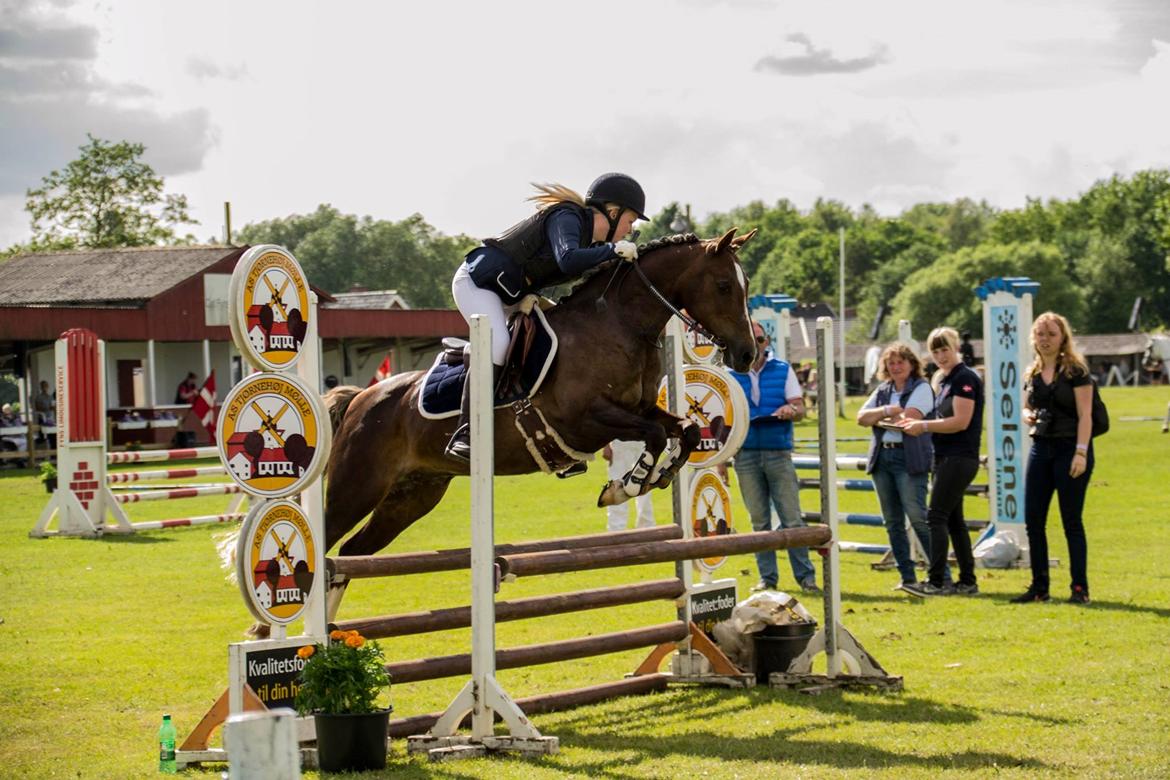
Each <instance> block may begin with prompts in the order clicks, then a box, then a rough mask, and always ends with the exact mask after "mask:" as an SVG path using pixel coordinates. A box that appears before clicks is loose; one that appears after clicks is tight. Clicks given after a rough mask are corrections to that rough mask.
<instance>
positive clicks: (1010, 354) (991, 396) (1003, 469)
mask: <svg viewBox="0 0 1170 780" xmlns="http://www.w3.org/2000/svg"><path fill="white" fill-rule="evenodd" d="M989 309H990V312H989V313H990V315H991V316H990V318H989V319H990V323H989V324H990V326H991V333H988V334H986V336H987V338H986V339H985V341H984V348H985V349H986V350H987V351H988V357H987V359H986V366H987V375H986V377H985V381H986V392H987V404H988V406H989V408H990V411H991V437H992V441H991V442H989V444H990V452H991V453H992V455H993V457H994V459H995V460H994V463H992V464H989V468H988V472H989V474H992V475H994V479H995V487H996V489H995V503H996V506H995V512H994V514H993V519H994V520H995V521H997V522H998V523H1004V524H1013V523H1018V524H1022V523H1023V522H1024V457H1025V453H1026V451H1027V443H1026V442H1025V440H1024V436H1026V434H1027V432H1026V431H1025V430H1024V429H1023V427H1022V422H1023V410H1022V409H1021V408H1020V397H1021V396H1020V383H1021V382H1022V381H1023V376H1022V374H1023V371H1022V368H1023V366H1022V364H1021V361H1020V353H1021V350H1020V347H1021V342H1020V340H1021V338H1022V334H1021V327H1020V326H1021V323H1020V306H1019V303H1018V299H1014V300H1013V302H1012V303H1011V304H1009V305H1006V306H990V307H989ZM1024 327H1028V324H1025V325H1024ZM992 533H995V529H994V525H993V526H992V527H991V528H989V529H988V535H990V534H992Z"/></svg>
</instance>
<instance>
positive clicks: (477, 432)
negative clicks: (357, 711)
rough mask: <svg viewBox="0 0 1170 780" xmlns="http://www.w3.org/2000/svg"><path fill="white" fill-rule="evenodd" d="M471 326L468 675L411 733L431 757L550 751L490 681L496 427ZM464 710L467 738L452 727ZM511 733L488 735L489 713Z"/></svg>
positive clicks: (550, 741) (488, 365) (484, 359)
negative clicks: (422, 727) (439, 711)
mask: <svg viewBox="0 0 1170 780" xmlns="http://www.w3.org/2000/svg"><path fill="white" fill-rule="evenodd" d="M469 324H470V329H471V374H470V377H469V379H468V381H469V382H471V680H470V681H469V682H468V683H467V684H466V685H465V686H464V687H463V689H462V690H461V691H460V692H459V693H458V694H457V695H456V696H455V698H454V699H453V700H452V701H451V704H450V705H448V707H447V710H446V711H445V712H444V713H443V715H442V716H441V717H440V718H439V720H438V721H437V722H436V723H435V725H434V726H433V727H432V728H431V732H430V734H428V735H425V736H419V737H411V738H410V740H409V749H410V750H412V751H422V750H426V751H428V753H429V754H430V757H431V758H432V759H443V758H450V757H456V756H478V755H484V754H485V753H486V752H487V751H488V750H518V751H521V752H530V753H555V752H556V751H557V748H558V745H559V741H558V740H557V738H556V737H545V736H542V735H541V733H540V732H539V731H537V729H536V727H535V726H533V725H532V723H531V722H530V721H529V720H528V718H527V717H525V715H524V713H523V712H522V711H521V710H520V708H519V707H518V706H517V705H516V703H515V702H514V701H513V700H512V699H511V697H509V696H508V694H507V693H505V692H504V690H503V688H502V687H501V686H500V684H499V682H497V681H496V605H495V592H496V580H497V574H496V565H495V538H494V528H493V524H494V521H495V517H494V500H495V497H494V492H493V478H494V476H495V430H494V425H493V423H494V419H493V418H494V412H493V409H492V360H491V354H492V334H491V323H490V321H489V320H488V319H487V317H484V316H482V315H473V316H472V317H471V320H470V322H469ZM469 712H470V713H471V735H470V737H465V736H459V735H457V734H456V731H457V730H458V728H459V724H460V723H461V722H462V720H463V719H464V718H465V717H466V716H467V714H468V713H469ZM493 713H495V714H498V715H499V716H500V717H501V718H502V719H503V720H504V722H505V723H506V724H507V726H508V730H509V732H510V733H511V736H510V737H497V736H495V734H494V731H495V730H494V725H493V724H494V716H493Z"/></svg>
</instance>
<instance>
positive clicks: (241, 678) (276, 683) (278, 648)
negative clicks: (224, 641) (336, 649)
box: [228, 636, 325, 712]
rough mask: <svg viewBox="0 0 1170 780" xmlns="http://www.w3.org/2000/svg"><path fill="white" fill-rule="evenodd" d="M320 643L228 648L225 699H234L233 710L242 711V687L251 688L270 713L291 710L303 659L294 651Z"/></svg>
mask: <svg viewBox="0 0 1170 780" xmlns="http://www.w3.org/2000/svg"><path fill="white" fill-rule="evenodd" d="M324 641H325V640H324V638H314V637H310V636H299V637H294V638H291V639H265V640H260V641H255V642H236V643H233V644H230V645H228V667H229V672H230V674H229V677H230V679H231V680H232V686H231V687H230V688H229V696H230V697H231V698H232V699H233V700H236V699H238V703H237V704H236V705H235V706H234V707H233V709H234V710H235V711H237V712H238V711H242V710H243V686H244V685H247V686H248V687H249V688H251V689H252V692H253V693H255V694H256V696H257V697H258V698H259V699H260V701H262V702H264V704H265V705H266V706H267V707H268V709H270V710H271V709H274V708H276V707H290V708H292V707H294V705H293V700H294V699H295V698H296V695H297V689H298V688H299V687H300V683H299V679H298V678H299V677H300V674H301V670H302V669H303V668H305V659H303V658H300V657H298V656H297V650H299V649H301V648H302V647H304V646H305V645H313V644H318V643H320V642H324Z"/></svg>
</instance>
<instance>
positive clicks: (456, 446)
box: [446, 364, 503, 463]
mask: <svg viewBox="0 0 1170 780" xmlns="http://www.w3.org/2000/svg"><path fill="white" fill-rule="evenodd" d="M502 371H503V368H502V367H501V366H497V365H494V364H493V365H492V400H493V401H494V400H495V389H496V387H497V386H498V385H499V383H500V373H501V372H502ZM493 405H494V404H493ZM446 452H447V457H448V458H452V459H454V460H457V461H460V462H462V463H471V368H470V367H468V369H467V374H466V376H464V378H463V398H462V400H461V401H460V402H459V424H458V425H456V426H455V433H453V434H451V441H449V442H447V450H446Z"/></svg>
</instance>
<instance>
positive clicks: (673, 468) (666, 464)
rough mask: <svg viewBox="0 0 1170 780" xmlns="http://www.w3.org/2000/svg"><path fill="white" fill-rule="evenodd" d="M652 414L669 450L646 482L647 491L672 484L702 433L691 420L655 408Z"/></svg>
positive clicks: (697, 443)
mask: <svg viewBox="0 0 1170 780" xmlns="http://www.w3.org/2000/svg"><path fill="white" fill-rule="evenodd" d="M654 412H655V415H654V420H655V422H657V423H658V424H659V425H661V426H662V428H663V430H664V431H665V432H666V435H667V437H668V438H669V439H670V449H669V450H667V452H666V457H665V458H663V459H662V460H660V461H659V462H658V463H657V464H656V465H655V466H654V470H653V471H652V472H651V473H650V478H649V479H648V480H647V489H649V488H665V487H666V486H668V485H669V484H670V483H671V482H673V481H674V478H675V476H676V475H677V474H678V471H679V469H681V468H682V467H683V464H685V463H686V462H687V459H688V458H690V456H691V453H692V452H694V451H695V448H696V447H698V446H699V441H700V440H701V438H702V432H701V431H700V430H699V426H698V425H697V424H695V422H694V421H693V420H690V419H688V418H686V417H679V416H678V415H676V414H671V413H670V412H667V411H666V410H664V409H661V408H659V407H657V406H656V407H654Z"/></svg>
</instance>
